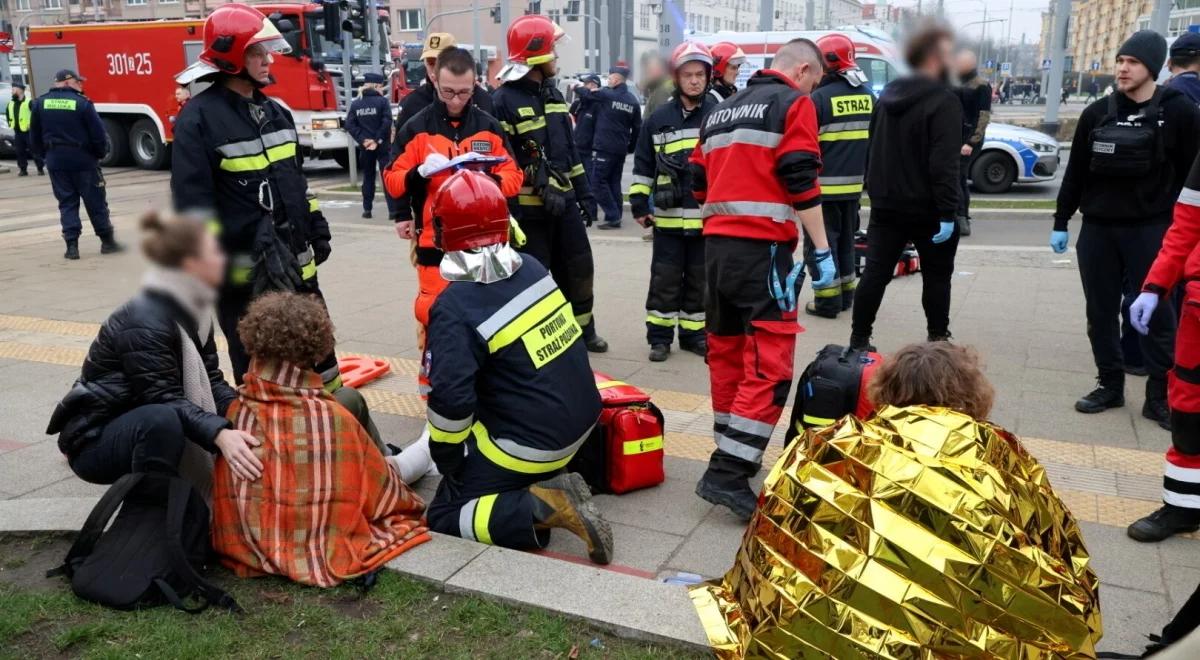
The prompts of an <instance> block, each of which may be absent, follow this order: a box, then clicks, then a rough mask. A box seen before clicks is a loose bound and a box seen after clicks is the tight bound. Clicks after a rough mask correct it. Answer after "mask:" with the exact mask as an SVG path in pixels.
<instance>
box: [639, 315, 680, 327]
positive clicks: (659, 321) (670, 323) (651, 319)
mask: <svg viewBox="0 0 1200 660" xmlns="http://www.w3.org/2000/svg"><path fill="white" fill-rule="evenodd" d="M646 323H649V324H650V325H658V326H662V327H664V328H674V327H675V319H674V318H669V319H665V318H663V317H661V316H655V315H653V314H647V315H646Z"/></svg>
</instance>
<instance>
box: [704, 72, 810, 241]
mask: <svg viewBox="0 0 1200 660" xmlns="http://www.w3.org/2000/svg"><path fill="white" fill-rule="evenodd" d="M691 164H692V189H693V192H694V194H695V195H696V199H697V200H698V201H700V202H701V204H702V206H701V214H702V215H703V216H704V235H705V236H731V237H734V238H749V239H756V240H763V241H777V242H780V243H787V244H789V245H790V246H792V247H793V248H794V247H795V245H796V243H797V242H798V241H799V238H800V231H799V229H798V228H797V226H796V224H797V222H798V218H797V216H796V211H797V210H803V209H807V208H811V207H813V206H817V205H818V204H820V203H821V186H820V184H819V183H818V182H817V175H818V174H819V173H820V171H821V153H820V147H819V146H818V144H817V114H816V110H815V109H814V107H813V103H812V99H810V98H809V97H808V96H806V95H804V94H802V93H801V92H800V90H798V89H796V87H795V86H794V85H792V83H791V82H790V81H789V80H787V79H786V78H785V77H784V76H783V74H781V73H779V72H777V71H772V70H770V69H764V70H762V71H759V72H757V73H755V74H754V76H753V77H752V78H750V81H749V82H748V83H747V85H746V88H745V89H743V90H741V91H739V92H738V93H737V94H735V95H733V96H731V97H730V98H728V99H726V100H725V101H724V102H722V103H721V104H720V105H718V106H717V107H716V108H714V109H713V110H712V111H711V112H710V113H709V114H708V116H707V117H706V118H705V120H704V127H703V128H701V129H700V144H699V145H697V147H696V149H695V150H694V151H693V152H692V156H691Z"/></svg>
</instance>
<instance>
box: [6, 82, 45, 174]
mask: <svg viewBox="0 0 1200 660" xmlns="http://www.w3.org/2000/svg"><path fill="white" fill-rule="evenodd" d="M5 114H7V115H8V125H9V126H11V127H12V129H13V148H14V149H16V151H17V170H18V172H17V176H29V159H30V157H31V156H32V157H33V164H34V165H36V166H37V173H38V176H44V175H45V174H46V171H45V169H44V164H43V163H42V159H41V157H40V156H34V155H33V149H32V148H31V147H30V144H29V121H30V118H31V115H32V114H33V112H32V108H31V99H30V98H29V97H28V96H25V85H22V84H21V83H13V86H12V98H10V99H9V100H8V107H6V108H5Z"/></svg>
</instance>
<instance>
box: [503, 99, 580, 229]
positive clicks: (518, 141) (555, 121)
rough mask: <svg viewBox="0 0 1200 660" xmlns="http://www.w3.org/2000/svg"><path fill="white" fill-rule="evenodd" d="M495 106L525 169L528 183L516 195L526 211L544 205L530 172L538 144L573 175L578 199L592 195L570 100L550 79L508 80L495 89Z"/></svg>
mask: <svg viewBox="0 0 1200 660" xmlns="http://www.w3.org/2000/svg"><path fill="white" fill-rule="evenodd" d="M492 106H493V108H494V110H495V113H494V115H493V116H495V117H496V119H498V120H499V121H500V127H501V128H502V129H504V132H505V133H506V134H507V135H508V140H509V144H510V145H511V146H512V149H513V156H514V157H515V158H516V159H517V165H519V166H520V167H521V169H522V170H525V171H526V176H525V185H524V186H522V187H521V193H520V195H519V196H518V197H517V202H518V204H519V206H520V207H521V208H522V209H523V210H525V212H528V209H529V207H538V206H541V205H542V200H541V198H540V197H538V196H536V195H534V194H533V188H532V187H531V186H532V184H533V177H531V176H529V174H528V172H529V168H530V167H531V166H532V165H534V164H535V163H536V160H537V158H538V147H540V148H541V149H542V150H543V151H544V152H545V154H546V159H547V161H549V165H550V167H551V168H552V169H553V170H554V171H555V172H558V173H560V174H562V175H564V176H566V177H568V178H569V179H570V182H571V188H572V189H573V190H574V191H575V198H576V199H577V200H579V201H581V202H583V201H586V200H590V199H591V197H592V192H591V188H589V187H588V180H587V175H586V174H584V171H583V162H582V161H581V160H580V159H579V153H578V151H577V150H576V148H575V136H574V129H573V128H572V126H571V115H570V114H569V113H568V112H567V110H568V108H567V101H566V99H564V98H563V95H562V93H561V92H559V91H558V89H557V88H556V87H555V86H554V85H553V84H552V83H551V82H550V81H547V82H545V83H544V84H543V83H538V82H536V81H534V80H532V79H530V78H528V77H526V78H521V79H520V80H514V81H512V82H506V83H504V84H503V85H501V86H500V87H497V88H496V90H495V91H494V92H492Z"/></svg>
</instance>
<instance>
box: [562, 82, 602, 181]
mask: <svg viewBox="0 0 1200 660" xmlns="http://www.w3.org/2000/svg"><path fill="white" fill-rule="evenodd" d="M579 85H580V86H578V87H576V88H575V89H574V90H573V91H574V96H575V99H574V100H573V101H571V107H570V108H568V109H567V112H568V113H570V115H571V118H572V119H574V120H575V150H576V151H577V152H579V160H580V161H581V162H582V163H583V167H584V169H589V168H590V167H591V163H590V162H589V161H591V159H592V137H593V136H595V134H596V98H595V97H594V96H592V95H591V94H589V93H588V92H594V91H596V90H598V89H600V76H599V75H598V74H595V73H592V72H590V71H585V72H584V73H581V74H579ZM591 176H592V174H591V171H590V170H589V171H588V180H589V181H591Z"/></svg>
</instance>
